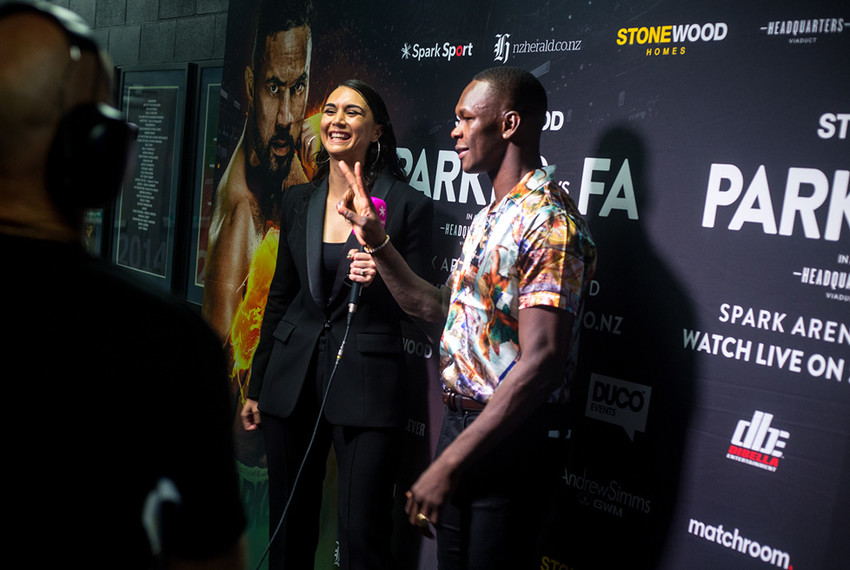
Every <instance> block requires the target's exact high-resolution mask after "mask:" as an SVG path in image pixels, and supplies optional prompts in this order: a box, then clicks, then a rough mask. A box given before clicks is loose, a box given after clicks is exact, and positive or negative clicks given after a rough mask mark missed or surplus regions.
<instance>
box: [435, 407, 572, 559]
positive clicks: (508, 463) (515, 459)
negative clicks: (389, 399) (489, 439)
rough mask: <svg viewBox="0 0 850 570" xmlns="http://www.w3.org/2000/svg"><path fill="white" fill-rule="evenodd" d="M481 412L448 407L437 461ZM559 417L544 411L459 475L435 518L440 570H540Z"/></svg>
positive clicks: (559, 449)
mask: <svg viewBox="0 0 850 570" xmlns="http://www.w3.org/2000/svg"><path fill="white" fill-rule="evenodd" d="M478 413H479V412H474V411H472V412H471V411H453V410H450V409H448V408H446V410H445V415H444V416H443V425H442V428H441V430H440V439H439V441H438V444H437V451H436V453H437V455H439V454H440V453H441V452H442V451H443V450H444V449H445V448H446V447H447V446H448V445H450V444H451V443H452V442H453V441H454V440H455V438H456V437H457V436H458V435H459V434H460V433H461V432H462V431H463V430H464V429H466V427H467V426H469V424H471V423H472V422H473V421H474V420H475V418H476V417H478ZM562 414H563V411H562V410H561V409H560V407H553V408H551V409H550V408H548V407H547V408H546V409H544V410H541V412H540V413H538V414H535V416H534V417H532V418H531V419H530V420H529V421H528V422H527V423H526V424H525V425H524V426H522V427H521V428H520V429H518V430H517V431H515V432H514V433H513V434H512V435H510V436H509V437H508V438H507V439H506V440H504V441H503V442H501V443H500V444H498V445H497V446H496V447H495V448H493V449H492V450H491V451H490V452H488V453H487V454H486V455H485V456H483V457H482V458H481V459H480V460H479V461H478V462H476V464H475V465H473V466H471V467H470V468H469V469H467V470H465V471H464V473H463V474H462V475H461V480H460V482H459V484H458V488H457V490H456V491H455V493H454V495H453V496H452V498H451V499H450V500H449V502H448V503H447V504H446V505H444V506H443V509H442V511H441V513H440V525H439V527H438V528H437V561H438V565H439V570H479V569H480V570H499V569H502V570H526V569H537V568H540V554H539V549H538V543H539V537H540V531H541V528H542V527H543V524H544V522H545V520H546V517H547V514H548V512H549V508H550V506H551V503H552V497H553V495H554V494H555V493H556V491H557V489H558V484H559V477H561V476H562V475H563V444H562V443H561V442H560V441H559V440H558V439H557V438H554V439H553V438H552V437H550V433H549V430H550V429H553V428H558V427H560V425H559V424H561V423H562V420H563V418H559V417H556V416H557V415H562Z"/></svg>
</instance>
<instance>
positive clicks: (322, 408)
mask: <svg viewBox="0 0 850 570" xmlns="http://www.w3.org/2000/svg"><path fill="white" fill-rule="evenodd" d="M356 311H357V305H355V306H354V308H353V309H352V308H349V312H348V319H347V321H346V323H345V332H344V333H343V335H342V342H341V343H340V345H339V350H338V351H337V353H336V360H335V361H334V367H333V368H332V369H331V376H330V378H328V387H327V388H325V393H324V395H323V396H322V403H321V404H320V405H319V414H318V416H317V417H316V423H315V425H314V426H313V433H312V435H311V436H310V442H309V443H308V444H307V450H306V451H305V452H304V458H303V459H302V460H301V465H300V466H299V467H298V472H297V473H296V474H295V480H294V481H293V482H292V488H291V489H290V490H289V498H288V499H287V500H286V505H284V507H283V513H282V514H281V515H280V520H279V521H278V523H277V526H275V529H274V533H272V536H271V538H269V543H268V545H267V546H266V549H265V550H264V551H263V555H262V556H261V557H260V560H259V561H258V562H257V566H256V567H255V570H260V566H262V564H263V562H264V561H265V559H266V556H268V554H269V550H271V547H272V543H273V542H274V540H275V538H277V534H278V532H280V529H281V527H282V526H283V521H284V520H286V514H287V512H288V511H289V505H290V504H291V503H292V497H294V496H295V488H296V487H297V486H298V480H299V479H300V478H301V473H302V471H303V470H304V465H305V464H306V463H307V457H308V456H309V455H310V450H311V449H312V447H313V442H314V441H315V440H316V433H317V432H318V431H319V423H320V422H321V421H322V414H324V411H325V403H326V402H327V401H328V394H329V393H330V391H331V383H332V382H333V380H334V376H335V375H336V369H337V367H338V366H339V361H340V360H341V359H342V351H343V349H344V348H345V343H346V341H347V340H348V333H349V332H350V330H351V321H352V320H353V316H354V313H355V312H356Z"/></svg>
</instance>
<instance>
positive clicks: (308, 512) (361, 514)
mask: <svg viewBox="0 0 850 570" xmlns="http://www.w3.org/2000/svg"><path fill="white" fill-rule="evenodd" d="M319 360H321V359H319ZM313 377H315V374H314V375H313ZM321 385H322V383H321V382H315V383H314V384H313V385H312V386H305V387H304V390H303V391H302V394H301V395H300V397H299V402H298V405H297V407H296V410H295V412H294V413H293V414H292V415H291V416H289V417H288V418H279V417H275V416H270V415H267V414H263V416H262V424H261V425H262V431H263V437H264V440H265V446H266V455H267V458H268V473H269V515H270V518H269V534H270V535H271V536H274V533H275V529H276V528H277V526H278V523H279V521H280V520H281V517H282V516H283V512H284V509H285V508H286V504H287V502H288V501H290V495H291V502H290V504H289V507H288V510H287V512H286V518H285V519H284V521H283V523H282V524H281V525H280V530H279V531H278V532H277V536H276V537H274V540H273V542H272V545H271V548H270V551H269V569H270V570H280V569H284V570H305V569H306V570H309V569H311V568H313V561H314V557H315V552H316V545H317V543H318V538H319V514H320V512H319V511H320V509H321V501H322V484H323V481H324V477H325V467H326V463H327V457H328V451H329V450H330V446H331V445H333V449H334V454H335V455H336V462H337V518H338V529H337V530H338V540H339V551H340V568H342V570H367V569H368V570H385V569H386V570H389V568H390V541H391V536H392V524H393V523H392V507H393V484H394V483H395V470H396V465H395V462H396V461H397V453H396V445H397V443H398V441H399V439H398V434H397V430H395V429H389V428H361V427H351V426H338V425H332V424H330V423H328V421H327V420H326V419H325V418H322V419H321V420H320V421H319V422H318V428H317V429H316V432H315V440H314V442H313V446H312V448H311V449H310V452H309V454H307V455H306V457H307V459H306V461H304V465H303V469H302V468H301V464H302V461H303V460H304V457H305V454H306V452H307V447H308V445H309V442H310V439H311V438H312V437H313V430H314V427H315V426H316V418H317V417H318V412H319V406H320V403H321V397H322V394H320V393H318V389H317V388H316V386H321ZM299 469H302V471H301V473H300V475H298V472H299ZM296 476H297V477H298V481H297V485H296V487H295V491H294V493H293V492H292V487H293V484H295V479H296Z"/></svg>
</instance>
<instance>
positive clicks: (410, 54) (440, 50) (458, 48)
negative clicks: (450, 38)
mask: <svg viewBox="0 0 850 570" xmlns="http://www.w3.org/2000/svg"><path fill="white" fill-rule="evenodd" d="M456 57H472V42H469V43H468V44H455V43H452V42H444V43H443V44H440V42H434V44H433V45H431V44H428V45H421V44H413V45H410V44H408V43H405V44H404V47H402V48H401V59H415V60H416V61H422V60H423V59H437V58H440V59H445V60H447V61H451V60H452V59H453V58H456Z"/></svg>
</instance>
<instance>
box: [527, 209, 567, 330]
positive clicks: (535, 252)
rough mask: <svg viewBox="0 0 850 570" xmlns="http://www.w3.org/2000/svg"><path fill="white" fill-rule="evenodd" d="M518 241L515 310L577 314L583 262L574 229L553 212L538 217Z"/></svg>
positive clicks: (559, 213)
mask: <svg viewBox="0 0 850 570" xmlns="http://www.w3.org/2000/svg"><path fill="white" fill-rule="evenodd" d="M537 222H538V223H535V224H533V225H532V226H531V229H530V230H528V231H527V232H526V233H525V235H524V236H523V237H522V238H521V241H520V252H521V253H520V258H519V259H518V260H517V266H518V273H519V290H520V296H519V308H520V309H524V308H528V307H534V306H548V307H555V308H558V309H564V310H566V311H569V312H571V313H574V314H575V313H577V312H578V308H579V301H580V293H581V289H582V279H583V276H584V261H583V257H582V255H581V252H580V251H579V246H578V239H577V238H578V236H577V234H578V228H576V226H575V224H574V223H573V222H572V221H571V220H570V219H569V217H567V216H566V214H564V213H562V212H557V211H549V212H546V213H544V214H543V215H541V219H538V220H537Z"/></svg>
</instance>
